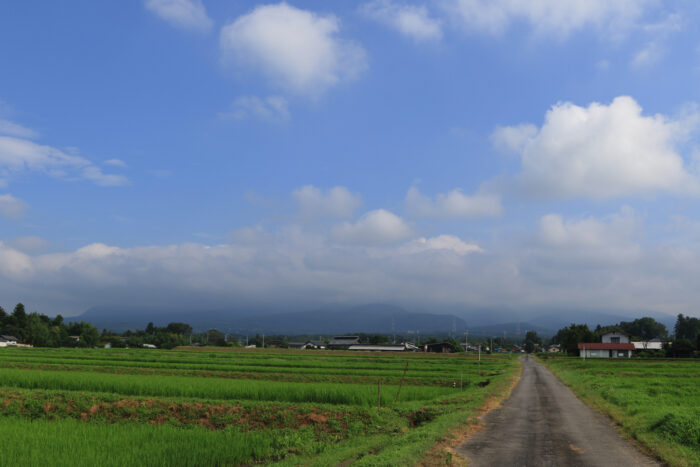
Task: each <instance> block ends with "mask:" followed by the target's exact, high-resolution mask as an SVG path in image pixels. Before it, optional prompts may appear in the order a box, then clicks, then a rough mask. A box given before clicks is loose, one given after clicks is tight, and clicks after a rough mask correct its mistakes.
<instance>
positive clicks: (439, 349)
mask: <svg viewBox="0 0 700 467" xmlns="http://www.w3.org/2000/svg"><path fill="white" fill-rule="evenodd" d="M423 349H424V350H425V351H426V352H434V353H451V352H454V351H455V349H454V346H453V345H452V344H450V343H449V342H435V343H432V344H425V345H424V346H423Z"/></svg>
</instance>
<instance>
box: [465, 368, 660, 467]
mask: <svg viewBox="0 0 700 467" xmlns="http://www.w3.org/2000/svg"><path fill="white" fill-rule="evenodd" d="M484 421H485V422H486V427H485V429H484V430H483V431H480V432H478V433H476V434H475V435H474V436H472V437H471V438H470V439H469V440H468V441H467V442H466V443H465V444H463V445H461V446H460V447H459V448H457V452H459V453H460V454H462V455H464V456H465V457H467V459H469V461H470V463H469V465H470V467H471V466H477V467H478V466H538V467H540V466H614V467H627V466H638V465H643V466H645V465H660V464H658V463H657V462H656V461H654V460H652V459H650V458H648V457H646V456H644V455H642V454H641V453H640V452H639V451H637V449H635V447H634V446H633V445H632V444H631V443H629V442H628V441H626V440H625V439H623V438H622V437H621V436H620V435H619V434H618V433H617V431H616V430H615V429H614V428H613V426H612V422H611V421H610V420H609V419H608V418H606V417H604V416H603V415H601V414H599V413H597V412H595V411H594V410H593V409H591V408H590V407H588V406H586V405H585V404H584V403H583V402H581V401H580V400H579V399H578V398H577V397H576V396H575V395H574V393H573V392H571V390H570V389H569V388H567V387H566V386H565V385H564V384H563V383H561V382H560V381H559V380H558V379H557V378H556V376H554V375H553V374H552V372H550V371H549V370H548V369H547V368H546V367H545V366H544V365H542V364H541V363H538V362H535V361H534V360H533V359H532V357H530V356H525V357H524V358H523V373H522V376H521V378H520V381H519V382H518V384H517V385H516V387H515V388H514V389H513V392H512V394H511V396H510V397H509V398H508V399H507V400H506V401H505V402H504V403H503V406H502V407H501V408H499V409H496V410H494V411H492V412H490V413H488V414H487V415H486V417H485V418H484Z"/></svg>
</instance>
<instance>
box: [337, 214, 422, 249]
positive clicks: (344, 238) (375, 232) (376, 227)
mask: <svg viewBox="0 0 700 467" xmlns="http://www.w3.org/2000/svg"><path fill="white" fill-rule="evenodd" d="M410 235H411V228H410V227H409V226H408V224H406V222H405V221H404V220H403V219H401V218H400V217H399V216H397V215H396V214H393V213H391V212H389V211H385V210H384V209H377V210H374V211H370V212H368V213H366V214H365V215H363V216H362V217H361V218H360V219H359V220H358V221H357V222H356V223H354V224H352V223H350V222H343V223H342V224H338V225H336V226H334V227H333V230H332V236H333V238H334V239H335V240H337V241H339V242H341V243H350V244H361V245H386V244H391V243H396V242H399V241H401V240H404V239H406V238H407V237H408V236H410Z"/></svg>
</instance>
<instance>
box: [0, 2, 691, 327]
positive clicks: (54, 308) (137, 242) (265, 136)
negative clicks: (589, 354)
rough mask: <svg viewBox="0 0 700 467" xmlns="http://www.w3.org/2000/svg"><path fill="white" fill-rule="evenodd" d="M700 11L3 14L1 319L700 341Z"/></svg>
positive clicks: (111, 8)
mask: <svg viewBox="0 0 700 467" xmlns="http://www.w3.org/2000/svg"><path fill="white" fill-rule="evenodd" d="M698 19H700V5H698V4H697V3H696V2H692V1H685V0H681V1H674V2H663V1H657V0H569V1H561V0H540V1H538V2H532V1H529V0H491V1H487V0H435V1H432V2H431V1H424V2H408V1H402V0H369V1H367V2H361V1H359V2H355V1H352V2H351V1H338V2H325V1H296V2H289V3H256V2H252V1H245V2H244V1H235V0H221V1H219V0H143V1H141V0H130V1H105V2H94V1H89V0H74V1H70V2H44V1H38V0H25V1H22V2H4V3H2V4H1V5H0V305H2V306H4V307H5V308H11V307H12V306H13V305H14V303H16V302H19V301H22V302H24V303H25V305H26V306H27V307H28V309H29V310H30V311H39V312H42V313H46V314H49V315H53V314H56V313H62V314H63V315H64V316H71V315H77V314H79V313H82V312H83V311H85V310H86V309H88V308H90V307H94V306H116V307H152V308H160V309H181V308H187V309H197V308H198V307H199V308H202V309H204V308H207V309H237V308H241V307H243V308H246V307H247V308H249V309H262V308H267V309H270V308H273V309H276V310H278V311H285V310H292V309H315V308H319V307H324V306H337V305H358V304H364V303H374V302H382V303H393V304H399V305H402V306H405V307H407V308H408V309H412V310H421V311H455V310H469V309H476V308H482V309H511V310H524V312H525V313H536V312H539V311H542V310H559V309H585V310H591V311H595V310H620V311H627V312H639V313H643V312H646V311H654V312H660V313H667V314H676V313H684V314H688V315H691V316H698V313H699V311H698V310H699V307H698V303H700V287H698V285H700V284H699V283H698V280H699V279H698V278H699V277H700V211H699V210H698V201H699V200H700V145H699V143H700V138H699V136H700V107H698V104H699V103H700V86H699V85H698V83H700V33H698V32H697V30H694V28H693V27H692V25H693V24H695V23H697V20H698Z"/></svg>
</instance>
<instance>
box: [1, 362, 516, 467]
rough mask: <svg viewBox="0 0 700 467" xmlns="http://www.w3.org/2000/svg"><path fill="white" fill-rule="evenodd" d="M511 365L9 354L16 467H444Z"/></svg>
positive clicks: (8, 433) (507, 381)
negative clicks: (451, 444) (451, 446)
mask: <svg viewBox="0 0 700 467" xmlns="http://www.w3.org/2000/svg"><path fill="white" fill-rule="evenodd" d="M518 369H519V365H518V364H517V359H515V358H511V357H509V356H507V355H503V356H495V355H494V356H482V358H481V361H480V362H479V361H478V360H477V358H476V356H472V355H465V354H423V353H416V354H412V353H411V354H400V355H397V354H393V355H388V354H384V353H354V352H341V351H337V352H321V351H308V350H307V351H294V350H281V349H280V350H273V349H269V350H268V349H265V350H262V349H260V350H254V349H236V350H225V351H223V350H221V351H212V350H211V349H198V350H195V349H175V350H170V351H167V350H142V349H46V348H43V349H39V348H2V349H0V439H2V440H3V441H2V443H0V458H1V459H2V461H3V464H5V465H8V464H14V465H47V464H51V465H71V466H74V465H101V466H112V465H114V466H123V465H136V464H138V465H163V466H165V465H188V466H189V465H207V466H209V465H253V464H262V465H299V464H303V465H324V466H325V465H349V464H352V465H420V464H422V465H438V464H443V465H444V464H445V463H449V462H450V454H449V451H444V450H441V449H438V448H436V446H438V444H437V443H443V444H444V442H445V440H446V439H449V437H450V436H451V434H452V433H453V432H455V430H457V429H460V428H465V427H466V425H468V424H470V423H474V422H475V420H476V416H477V415H478V414H479V411H480V410H481V408H482V407H484V405H485V404H488V403H490V402H492V401H494V400H497V399H500V398H502V397H503V396H504V395H505V394H506V393H507V391H508V389H509V388H510V386H511V385H512V383H513V381H514V380H515V378H516V377H517V373H518Z"/></svg>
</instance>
